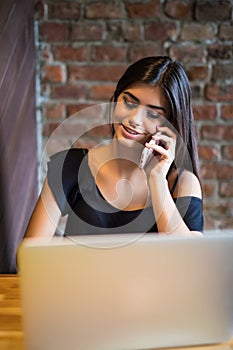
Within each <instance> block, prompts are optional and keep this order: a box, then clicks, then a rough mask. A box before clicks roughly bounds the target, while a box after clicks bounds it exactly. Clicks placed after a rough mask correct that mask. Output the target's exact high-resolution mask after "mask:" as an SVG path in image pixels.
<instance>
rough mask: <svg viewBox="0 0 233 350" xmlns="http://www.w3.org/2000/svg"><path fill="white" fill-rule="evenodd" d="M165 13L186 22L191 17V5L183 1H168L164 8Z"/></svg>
mask: <svg viewBox="0 0 233 350" xmlns="http://www.w3.org/2000/svg"><path fill="white" fill-rule="evenodd" d="M164 10H165V13H166V14H167V15H168V16H170V17H172V18H175V19H185V20H187V18H188V19H190V18H191V17H192V11H193V5H192V3H187V2H186V1H184V0H168V1H167V2H166V3H165V7H164Z"/></svg>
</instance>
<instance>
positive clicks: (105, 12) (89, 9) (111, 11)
mask: <svg viewBox="0 0 233 350" xmlns="http://www.w3.org/2000/svg"><path fill="white" fill-rule="evenodd" d="M85 15H86V18H91V19H96V18H122V17H123V12H122V6H121V2H117V1H111V2H107V3H106V2H95V3H94V2H93V3H90V4H86V6H85Z"/></svg>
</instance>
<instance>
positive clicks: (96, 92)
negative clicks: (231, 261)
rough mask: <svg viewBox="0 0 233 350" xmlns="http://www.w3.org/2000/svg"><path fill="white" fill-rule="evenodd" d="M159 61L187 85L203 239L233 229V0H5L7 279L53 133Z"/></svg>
mask: <svg viewBox="0 0 233 350" xmlns="http://www.w3.org/2000/svg"><path fill="white" fill-rule="evenodd" d="M153 55H169V56H171V57H172V58H176V59H178V60H180V61H181V62H182V63H183V65H184V67H185V70H186V72H187V75H188V77H189V79H190V83H191V87H192V93H193V103H194V105H193V109H194V116H195V126H196V133H197V139H198V149H199V156H200V162H201V173H202V178H203V191H204V216H205V230H206V231H209V230H211V231H212V230H213V231H215V230H218V231H219V230H223V229H232V228H233V0H221V1H220V0H199V1H198V0H196V1H195V0H141V1H138V0H83V1H81V0H77V1H75V0H66V1H65V0H63V1H61V0H43V1H33V0H1V1H0V101H1V103H0V162H1V164H0V166H1V177H0V195H1V205H0V219H1V231H0V273H7V272H14V271H15V252H16V249H17V246H18V244H19V242H20V241H21V239H22V237H23V235H24V232H25V229H26V226H27V222H28V220H29V217H30V214H31V212H32V210H33V207H34V205H35V202H36V199H37V196H38V192H39V190H40V186H41V182H42V176H43V174H41V171H40V161H41V157H42V154H43V150H44V147H45V145H46V144H47V142H48V140H49V139H50V137H51V135H52V133H53V132H54V130H56V128H57V127H58V125H60V123H61V122H64V121H66V120H67V118H69V117H70V116H72V115H74V114H75V113H76V112H78V111H80V110H83V108H85V107H88V106H93V105H95V104H99V103H103V102H108V101H109V100H110V98H111V96H112V93H113V91H114V87H115V83H116V82H117V80H118V78H119V77H120V76H121V74H122V73H123V72H124V70H125V68H126V67H127V66H128V65H129V64H130V63H132V62H133V61H136V60H137V59H140V58H141V57H144V56H153ZM80 118H81V117H80ZM90 118H95V116H93V115H90ZM80 122H81V123H85V118H84V120H82V121H81V120H80ZM103 122H104V120H103ZM74 132H78V130H77V129H74V128H73V129H72V128H71V129H69V128H68V129H67V135H63V136H64V137H63V140H60V141H61V142H62V145H63V146H66V142H68V141H69V138H73V137H74ZM107 132H108V130H107V128H106V129H105V128H102V129H101V137H105V136H106V135H105V133H106V134H107ZM96 136H98V137H99V136H100V135H95V134H93V138H94V137H96ZM52 146H53V148H54V152H55V151H56V149H57V148H58V147H59V145H58V144H56V142H54V143H53V145H52Z"/></svg>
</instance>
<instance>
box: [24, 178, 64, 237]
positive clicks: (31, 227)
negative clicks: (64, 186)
mask: <svg viewBox="0 0 233 350" xmlns="http://www.w3.org/2000/svg"><path fill="white" fill-rule="evenodd" d="M60 217H61V212H60V209H59V207H58V205H57V203H56V201H55V199H54V197H53V194H52V192H51V190H50V187H49V185H48V181H47V179H46V180H45V183H44V186H43V189H42V192H41V194H40V196H39V199H38V201H37V204H36V206H35V209H34V211H33V213H32V216H31V219H30V221H29V224H28V227H27V230H26V233H25V237H52V236H53V235H54V233H55V231H56V228H57V225H58V222H59V219H60Z"/></svg>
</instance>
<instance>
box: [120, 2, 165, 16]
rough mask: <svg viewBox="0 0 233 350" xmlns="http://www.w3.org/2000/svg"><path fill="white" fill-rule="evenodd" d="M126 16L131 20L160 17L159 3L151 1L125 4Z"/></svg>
mask: <svg viewBox="0 0 233 350" xmlns="http://www.w3.org/2000/svg"><path fill="white" fill-rule="evenodd" d="M126 10H127V13H128V16H129V17H131V18H151V17H153V18H156V17H159V16H160V15H161V9H160V1H159V0H152V1H149V2H147V3H145V2H134V3H129V4H126Z"/></svg>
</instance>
